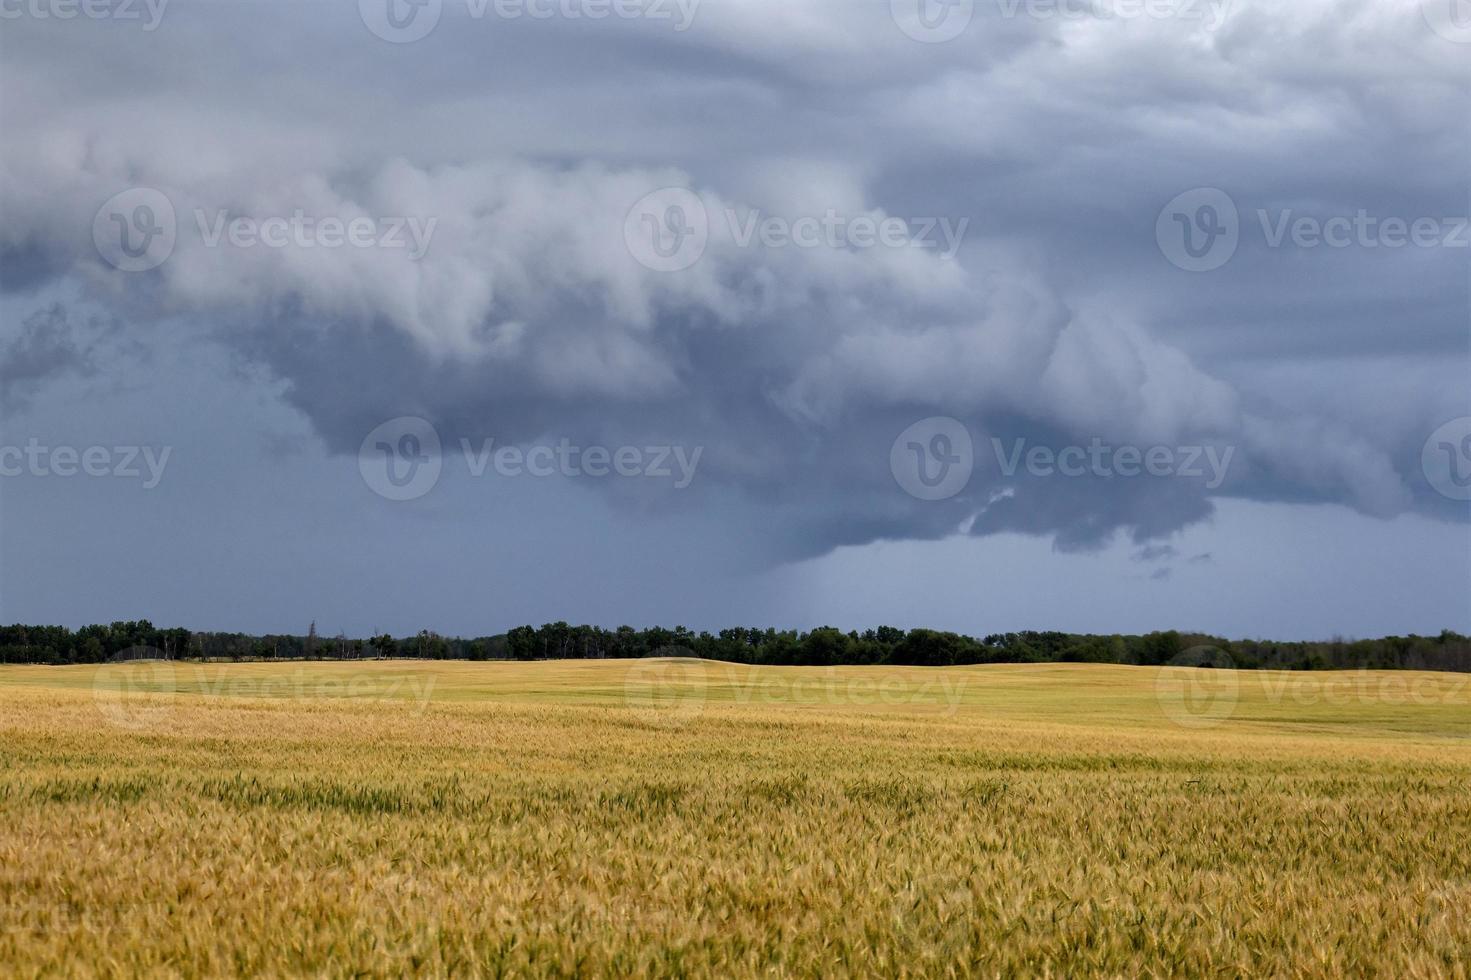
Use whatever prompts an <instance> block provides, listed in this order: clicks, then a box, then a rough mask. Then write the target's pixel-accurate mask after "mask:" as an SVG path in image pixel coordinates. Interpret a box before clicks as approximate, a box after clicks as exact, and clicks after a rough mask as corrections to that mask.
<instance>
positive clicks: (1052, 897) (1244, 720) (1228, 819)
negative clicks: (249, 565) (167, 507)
mask: <svg viewBox="0 0 1471 980" xmlns="http://www.w3.org/2000/svg"><path fill="white" fill-rule="evenodd" d="M1182 684H1187V685H1200V684H1206V685H1208V688H1207V689H1206V690H1204V691H1203V692H1202V691H1201V690H1198V689H1196V690H1193V691H1192V688H1191V687H1190V686H1187V687H1184V688H1182V687H1181V685H1182ZM1233 686H1234V690H1233ZM150 688H151V689H152V690H150ZM176 692H182V693H176ZM1192 693H1193V694H1194V695H1202V694H1204V695H1207V696H1206V697H1195V698H1194V699H1193V700H1192V699H1191V697H1190V695H1192ZM1223 693H1224V695H1225V698H1224V700H1223V699H1222V698H1221V697H1219V695H1221V694H1223ZM1211 694H1215V695H1218V696H1217V697H1216V698H1215V700H1213V701H1212V700H1211V699H1210V697H1208V695H1211ZM1222 704H1224V705H1226V707H1227V708H1228V709H1229V710H1222V709H1221V705H1222ZM1212 706H1214V707H1212ZM1182 721H1183V722H1185V723H1186V724H1182V723H1181V722H1182ZM1468 776H1471V685H1468V683H1467V681H1466V680H1465V679H1463V678H1460V677H1451V676H1442V675H1425V674H1389V675H1384V674H1363V675H1360V674H1312V675H1276V674H1242V675H1237V674H1227V673H1226V672H1210V671H1199V672H1184V671H1177V670H1166V671H1163V672H1161V671H1158V670H1153V669H1144V668H1128V667H1111V666H1110V667H1092V666H1057V667H1046V668H1035V667H985V668H956V669H949V670H942V671H937V670H924V669H905V668H840V669H836V670H824V669H815V668H763V669H754V670H753V669H750V668H745V667H727V666H725V665H715V664H699V663H683V662H662V663H636V664H627V663H612V662H608V663H549V664H521V665H518V664H479V665H477V664H434V665H418V664H402V663H388V664H374V663H364V664H335V665H319V664H314V665H294V664H292V665H238V666H218V667H199V666H196V665H187V664H175V665H172V666H159V665H147V664H137V665H130V666H128V667H125V668H123V667H109V668H104V669H103V670H102V671H101V672H100V673H99V672H98V671H97V670H96V669H94V668H80V667H69V668H40V667H37V668H30V667H7V668H0V816H3V819H0V898H3V901H4V915H5V923H4V930H3V932H0V973H4V974H5V975H22V976H31V975H42V974H45V975H52V974H56V973H61V974H96V973H100V974H116V975H136V974H140V973H148V974H176V975H190V976H192V975H201V974H211V975H212V974H235V973H265V974H273V975H280V974H302V973H310V974H326V975H347V974H371V975H397V974H402V973H422V974H435V975H441V974H459V975H482V974H527V973H529V974H538V975H573V974H578V975H582V974H587V975H615V974H616V975H624V974H641V975H674V974H699V975H728V974H739V975H751V974H763V975H812V974H824V975H832V974H867V975H885V976H888V975H946V974H960V973H965V974H977V973H978V974H982V975H995V976H1002V975H1016V974H1018V973H1026V974H1052V975H1058V976H1060V975H1076V974H1079V973H1089V974H1105V975H1110V976H1133V975H1138V974H1151V975H1166V974H1169V975H1238V976H1239V975H1250V976H1258V975H1272V976H1307V975H1311V976H1339V975H1345V974H1378V975H1382V976H1393V977H1417V976H1422V977H1429V976H1457V977H1465V976H1467V970H1468V967H1467V964H1468V962H1471V847H1468V846H1467V842H1468V841H1471V784H1468Z"/></svg>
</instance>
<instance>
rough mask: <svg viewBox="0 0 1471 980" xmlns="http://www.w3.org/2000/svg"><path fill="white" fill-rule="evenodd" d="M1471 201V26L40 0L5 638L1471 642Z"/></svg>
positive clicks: (12, 396)
mask: <svg viewBox="0 0 1471 980" xmlns="http://www.w3.org/2000/svg"><path fill="white" fill-rule="evenodd" d="M1468 209H1471V3H1467V2H1465V0H1425V2H1423V3H1421V2H1418V0H1366V2H1353V0H1350V2H1339V0H1333V2H1330V0H1299V2H1295V3H1280V2H1276V0H1270V2H1267V0H1264V2H1256V0H1098V2H1094V3H1089V4H1086V5H1085V4H1084V3H1083V2H1082V0H949V2H948V3H946V2H942V0H800V2H794V0H484V2H482V0H360V2H359V0H315V2H291V3H286V2H269V0H254V2H249V0H240V2H226V0H128V2H122V0H108V2H105V3H104V2H102V0H0V219H3V220H0V287H3V289H0V385H3V389H0V420H3V421H0V620H4V621H7V622H13V621H21V622H55V623H65V624H68V625H73V626H75V625H80V624H82V623H86V622H92V621H110V620H114V619H122V618H135V617H147V618H151V619H153V620H154V621H155V622H160V623H167V624H175V623H177V624H180V625H184V626H188V627H191V628H195V629H242V630H250V631H292V632H304V631H305V629H306V625H307V623H308V622H310V621H311V620H315V621H316V622H317V625H318V630H319V631H320V632H324V633H328V634H331V633H335V632H337V631H338V630H343V631H346V632H348V633H349V634H363V633H366V632H367V631H368V630H372V629H386V630H391V631H394V632H400V633H402V632H410V631H416V630H418V629H421V628H426V627H428V628H434V629H438V630H440V631H441V632H447V633H459V634H465V635H477V634H483V633H490V632H498V631H501V630H504V629H505V628H507V627H509V626H513V625H518V624H521V623H525V622H533V623H540V622H544V621H548V620H555V619H566V620H569V621H574V622H583V621H585V622H596V623H601V624H604V625H609V626H613V625H618V624H620V623H625V622H626V623H631V624H635V625H649V624H654V623H662V624H667V625H673V624H676V623H680V624H684V625H688V626H691V627H700V628H711V629H714V628H718V627H720V626H724V625H734V624H759V625H768V624H770V625H778V626H793V627H804V628H807V627H812V626H816V625H822V624H832V625H838V626H842V627H844V628H863V627H867V626H872V625H878V624H881V623H889V624H894V625H899V626H920V625H931V626H938V627H944V628H952V629H959V630H964V631H967V632H972V633H976V634H985V633H989V632H996V631H1002V630H1011V629H1021V628H1056V629H1066V630H1075V631H1100V632H1111V631H1147V630H1150V629H1160V628H1180V629H1202V630H1210V631H1215V632H1220V633H1225V634H1228V635H1231V636H1265V635H1271V636H1278V637H1284V638H1297V637H1327V636H1332V635H1345V636H1364V635H1377V634H1381V633H1390V632H1421V633H1433V632H1438V631H1439V630H1441V629H1443V628H1454V629H1458V630H1461V631H1464V632H1471V598H1468V597H1471V503H1468V498H1471V384H1468V381H1471V229H1468V227H1467V214H1468ZM436 447H437V448H436Z"/></svg>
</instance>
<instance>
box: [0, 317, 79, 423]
mask: <svg viewBox="0 0 1471 980" xmlns="http://www.w3.org/2000/svg"><path fill="white" fill-rule="evenodd" d="M7 333H8V332H7ZM77 333H78V331H76V330H74V329H73V326H72V323H71V321H70V319H69V318H68V316H67V311H66V308H65V307H63V306H62V305H61V304H59V303H55V304H52V305H51V306H49V307H47V308H45V309H43V310H38V311H37V312H35V313H33V314H31V315H30V316H28V317H26V318H25V320H24V321H22V322H21V324H20V329H19V331H18V332H16V333H15V334H14V335H10V336H7V335H6V333H0V409H3V410H5V411H6V412H13V411H18V410H20V409H22V408H23V407H25V406H26V404H27V402H28V400H29V398H30V396H31V395H33V394H34V393H35V391H36V390H37V389H38V388H40V386H41V385H43V384H45V383H46V382H47V381H48V380H51V379H53V378H57V377H60V376H63V375H66V374H87V373H90V372H91V371H93V370H94V365H93V362H92V359H91V356H90V353H89V349H88V348H87V347H86V346H84V345H85V344H86V341H85V340H81V339H79V337H78V336H77Z"/></svg>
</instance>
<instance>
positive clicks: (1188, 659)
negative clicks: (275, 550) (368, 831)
mask: <svg viewBox="0 0 1471 980" xmlns="http://www.w3.org/2000/svg"><path fill="white" fill-rule="evenodd" d="M665 656H684V657H698V658H701V659H706V660H724V661H730V662H733V663H744V664H772V665H796V666H832V665H839V664H904V665H913V666H925V667H947V666H954V665H961V664H996V663H1105V664H1141V665H1159V664H1170V663H1180V664H1189V665H1192V666H1209V667H1222V666H1234V667H1241V668H1247V669H1284V670H1345V669H1354V668H1364V669H1386V670H1388V669H1416V670H1449V671H1466V672H1471V638H1468V637H1465V636H1462V635H1461V634H1459V633H1455V632H1452V631H1450V630H1445V631H1442V632H1441V633H1440V634H1439V635H1437V636H1416V635H1414V634H1411V635H1409V636H1386V637H1380V638H1378V639H1368V640H1341V639H1335V640H1328V641H1309V642H1277V641H1271V640H1228V639H1225V638H1222V637H1216V636H1210V635H1208V634H1204V633H1189V632H1179V631H1176V630H1167V631H1163V632H1155V633H1146V634H1143V635H1130V634H1111V635H1096V634H1080V633H1060V632H1054V631H1032V630H1027V631H1022V632H1015V633H993V634H990V635H988V636H985V637H982V638H979V639H977V638H975V637H971V636H967V635H965V634H962V633H951V632H946V631H943V630H931V629H911V630H903V629H899V628H897V627H893V626H880V627H878V628H876V629H868V630H864V631H862V632H859V631H856V630H852V631H848V632H844V631H842V630H839V629H835V628H833V627H828V626H824V627H819V628H817V629H813V630H807V631H800V630H778V629H772V628H765V629H761V628H755V627H739V626H738V627H732V628H730V629H723V630H720V631H719V632H717V633H710V632H705V631H699V632H697V631H694V630H688V629H686V628H684V627H683V626H676V627H674V628H673V629H666V628H663V627H657V626H656V627H652V628H649V629H635V628H634V627H632V626H620V627H618V628H617V629H605V628H603V627H600V626H571V625H569V624H567V623H561V622H559V623H547V624H545V625H543V626H540V627H536V626H518V627H516V628H515V629H512V630H509V631H508V632H506V633H503V634H498V635H495V636H482V637H476V638H471V639H466V638H463V637H446V636H441V635H440V634H438V633H436V632H434V631H432V630H421V631H420V632H419V633H417V634H414V635H412V636H405V637H394V636H392V635H390V634H387V633H382V634H378V635H376V636H371V637H368V638H366V639H363V638H355V639H349V638H348V637H346V636H345V635H343V634H338V635H336V636H331V637H324V636H319V635H318V633H317V629H316V624H315V623H313V624H312V625H311V626H310V628H309V629H308V630H307V632H306V633H305V634H304V635H299V636H298V635H289V634H265V635H252V634H247V633H225V632H201V631H193V630H187V629H181V628H177V627H175V628H170V629H163V628H159V627H155V626H154V625H153V624H152V623H150V622H149V621H148V620H146V619H144V620H136V621H128V622H116V623H112V624H109V625H105V626H104V625H94V626H84V627H82V628H81V629H78V630H70V629H68V628H66V627H64V626H25V625H14V626H0V663H32V664H78V663H82V664H85V663H102V662H105V661H110V660H119V659H129V658H138V657H164V658H172V659H191V660H211V661H241V660H353V659H368V658H371V659H388V658H407V659H424V660H568V659H605V658H606V659H611V658H640V657H665Z"/></svg>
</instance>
